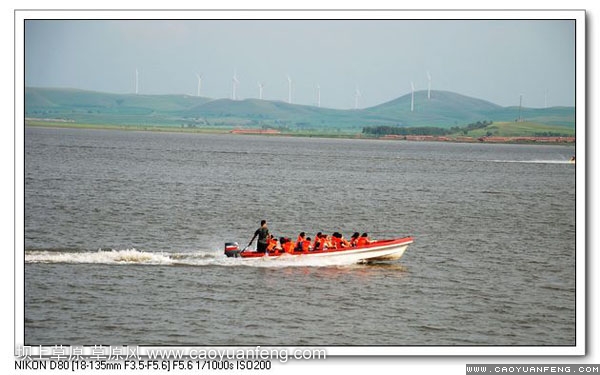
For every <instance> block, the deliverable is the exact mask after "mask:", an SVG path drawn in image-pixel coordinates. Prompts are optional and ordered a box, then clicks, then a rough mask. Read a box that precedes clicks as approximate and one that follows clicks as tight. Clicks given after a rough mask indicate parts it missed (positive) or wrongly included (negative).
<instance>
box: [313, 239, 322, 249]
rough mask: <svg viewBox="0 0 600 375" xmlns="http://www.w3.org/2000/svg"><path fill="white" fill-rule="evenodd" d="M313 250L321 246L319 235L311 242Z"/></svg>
mask: <svg viewBox="0 0 600 375" xmlns="http://www.w3.org/2000/svg"><path fill="white" fill-rule="evenodd" d="M312 248H313V250H319V249H320V248H321V239H320V238H319V237H315V240H314V241H313V244H312Z"/></svg>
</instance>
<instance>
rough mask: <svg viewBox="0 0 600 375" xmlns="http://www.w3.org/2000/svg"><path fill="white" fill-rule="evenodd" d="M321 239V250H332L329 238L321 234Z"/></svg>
mask: <svg viewBox="0 0 600 375" xmlns="http://www.w3.org/2000/svg"><path fill="white" fill-rule="evenodd" d="M321 239H322V242H321V244H322V245H321V246H322V250H329V249H333V242H332V241H331V236H328V235H326V234H323V235H322V236H321Z"/></svg>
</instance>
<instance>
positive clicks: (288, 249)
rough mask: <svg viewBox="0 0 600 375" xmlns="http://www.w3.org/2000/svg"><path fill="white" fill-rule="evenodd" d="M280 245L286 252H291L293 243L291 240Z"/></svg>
mask: <svg viewBox="0 0 600 375" xmlns="http://www.w3.org/2000/svg"><path fill="white" fill-rule="evenodd" d="M281 247H282V248H283V251H285V252H286V253H289V254H292V253H293V252H294V243H293V242H292V241H288V242H286V243H284V244H283V245H282V246H281Z"/></svg>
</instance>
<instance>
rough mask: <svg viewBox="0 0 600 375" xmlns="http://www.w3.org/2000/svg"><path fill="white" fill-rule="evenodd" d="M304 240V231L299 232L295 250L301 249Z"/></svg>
mask: <svg viewBox="0 0 600 375" xmlns="http://www.w3.org/2000/svg"><path fill="white" fill-rule="evenodd" d="M305 241H306V233H304V232H301V233H300V234H299V235H298V239H297V240H296V247H295V251H302V244H303V243H304V242H305Z"/></svg>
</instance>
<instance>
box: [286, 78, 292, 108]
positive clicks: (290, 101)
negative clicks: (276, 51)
mask: <svg viewBox="0 0 600 375" xmlns="http://www.w3.org/2000/svg"><path fill="white" fill-rule="evenodd" d="M287 80H288V103H289V104H292V79H291V78H290V76H289V75H288V76H287Z"/></svg>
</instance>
